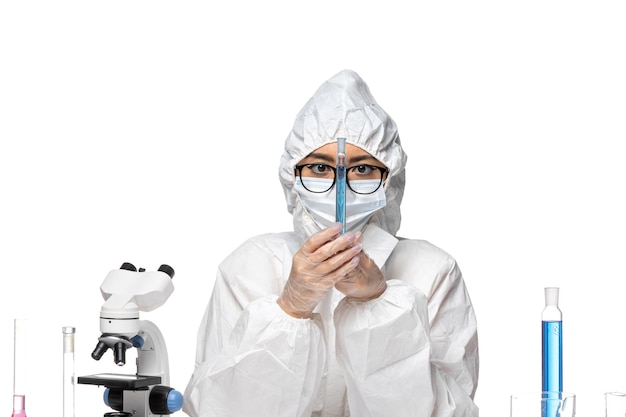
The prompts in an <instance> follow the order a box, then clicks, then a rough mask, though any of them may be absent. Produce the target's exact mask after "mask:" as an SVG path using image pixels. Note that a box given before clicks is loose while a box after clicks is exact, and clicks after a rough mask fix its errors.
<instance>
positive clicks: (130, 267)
mask: <svg viewBox="0 0 626 417" xmlns="http://www.w3.org/2000/svg"><path fill="white" fill-rule="evenodd" d="M120 269H124V270H126V271H132V272H137V268H135V265H133V264H131V263H130V262H124V263H123V264H122V266H120Z"/></svg>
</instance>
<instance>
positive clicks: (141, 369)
mask: <svg viewBox="0 0 626 417" xmlns="http://www.w3.org/2000/svg"><path fill="white" fill-rule="evenodd" d="M173 277H174V269H172V267H170V266H169V265H161V266H160V267H159V269H158V270H157V271H151V272H146V271H145V269H143V268H140V269H139V270H137V268H135V266H134V265H133V264H130V263H124V264H123V265H122V266H121V267H120V269H115V270H113V271H111V272H109V274H108V275H107V277H106V278H105V280H104V282H103V283H102V285H101V286H100V291H101V293H102V297H103V298H104V300H105V302H104V304H103V305H102V308H101V309H100V331H101V332H102V336H101V337H100V338H99V339H98V344H97V345H96V348H95V349H94V351H93V352H92V354H91V357H92V358H93V359H95V360H100V358H102V356H103V355H104V354H105V352H106V351H107V350H108V349H109V348H110V349H111V350H112V351H113V360H114V362H115V364H116V365H118V366H123V365H124V364H125V363H126V350H127V349H129V348H131V347H134V348H136V349H137V372H136V374H134V375H126V374H118V373H104V374H96V375H87V376H81V377H78V381H77V382H78V383H79V384H90V385H100V386H104V387H106V390H105V393H104V402H105V404H106V405H107V406H108V407H111V408H112V409H113V410H116V411H115V412H109V413H105V414H104V417H155V416H165V415H169V414H172V413H174V412H176V411H178V410H180V409H181V408H182V406H183V396H182V394H181V393H180V392H178V391H176V390H174V389H172V388H170V387H169V386H168V385H169V360H168V356H167V347H166V346H165V340H164V339H163V335H162V334H161V332H160V330H159V329H158V327H157V326H156V325H155V324H154V323H152V322H150V321H147V320H139V311H152V310H154V309H155V308H157V307H159V306H161V305H163V303H165V301H166V300H167V298H168V297H169V296H170V295H171V294H172V292H173V291H174V286H173V284H172V278H173Z"/></svg>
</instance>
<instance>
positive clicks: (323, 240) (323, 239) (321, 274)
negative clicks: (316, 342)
mask: <svg viewBox="0 0 626 417" xmlns="http://www.w3.org/2000/svg"><path fill="white" fill-rule="evenodd" d="M341 228H342V225H341V223H335V224H334V225H332V226H331V227H329V228H327V229H324V230H321V231H319V232H317V233H315V234H314V235H313V236H311V237H310V238H309V239H308V240H307V241H306V242H304V245H302V247H301V248H300V250H299V251H298V252H296V254H295V255H294V256H293V263H292V265H291V272H290V274H289V279H288V280H287V283H286V284H285V287H284V288H283V292H282V294H281V295H280V297H278V300H277V301H276V302H277V303H278V305H279V306H280V307H281V308H282V309H283V310H284V311H285V312H286V313H287V314H289V315H290V316H293V317H297V318H309V317H311V314H312V312H313V310H314V309H315V307H316V306H317V305H318V304H319V302H320V301H322V300H323V299H324V297H325V296H326V294H327V293H328V291H330V290H331V289H332V288H333V287H334V286H335V284H336V283H337V282H338V281H340V280H342V279H345V278H346V276H347V275H348V274H349V273H350V272H352V271H353V270H354V269H355V268H357V266H358V265H359V262H360V258H359V256H358V255H359V254H360V253H361V252H362V250H363V247H362V246H361V243H360V242H359V240H360V237H361V234H360V233H359V234H354V233H351V232H348V233H345V234H343V235H341V234H340V232H341ZM372 263H373V262H372Z"/></svg>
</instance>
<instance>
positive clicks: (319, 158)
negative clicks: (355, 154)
mask: <svg viewBox="0 0 626 417" xmlns="http://www.w3.org/2000/svg"><path fill="white" fill-rule="evenodd" d="M313 160H314V161H322V162H326V163H328V164H332V163H334V162H335V158H333V157H332V156H329V155H326V154H322V153H315V152H313V153H310V154H309V155H307V156H306V157H305V158H304V159H303V160H302V162H300V163H301V164H312V163H313V162H312V161H313ZM305 161H307V162H305ZM309 161H311V162H309Z"/></svg>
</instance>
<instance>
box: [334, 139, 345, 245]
mask: <svg viewBox="0 0 626 417" xmlns="http://www.w3.org/2000/svg"><path fill="white" fill-rule="evenodd" d="M336 181H337V184H336V190H337V196H336V197H337V200H336V206H335V220H336V221H337V222H338V223H341V224H343V228H342V229H341V234H344V233H345V232H346V138H337V175H336Z"/></svg>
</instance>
